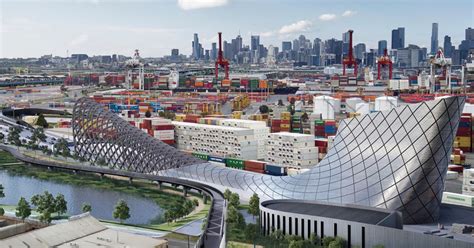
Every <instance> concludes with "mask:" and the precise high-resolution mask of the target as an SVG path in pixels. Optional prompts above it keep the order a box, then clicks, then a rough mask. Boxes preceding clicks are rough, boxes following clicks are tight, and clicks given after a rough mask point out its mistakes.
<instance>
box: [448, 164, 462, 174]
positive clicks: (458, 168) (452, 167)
mask: <svg viewBox="0 0 474 248" xmlns="http://www.w3.org/2000/svg"><path fill="white" fill-rule="evenodd" d="M448 170H449V171H456V172H459V173H462V172H463V170H464V167H463V166H461V165H454V164H450V165H448Z"/></svg>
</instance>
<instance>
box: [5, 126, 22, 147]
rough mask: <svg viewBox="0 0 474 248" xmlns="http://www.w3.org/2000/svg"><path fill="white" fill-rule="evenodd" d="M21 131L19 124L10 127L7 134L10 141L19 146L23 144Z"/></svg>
mask: <svg viewBox="0 0 474 248" xmlns="http://www.w3.org/2000/svg"><path fill="white" fill-rule="evenodd" d="M20 133H21V129H20V128H19V127H18V126H14V127H10V128H9V130H8V136H7V140H8V142H10V144H12V145H15V146H17V147H19V146H21V140H20Z"/></svg>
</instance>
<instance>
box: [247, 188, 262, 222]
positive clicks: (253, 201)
mask: <svg viewBox="0 0 474 248" xmlns="http://www.w3.org/2000/svg"><path fill="white" fill-rule="evenodd" d="M247 213H249V214H251V215H252V216H253V217H254V218H255V216H257V215H259V214H260V198H259V197H258V195H257V194H256V193H254V194H253V195H252V197H250V201H249V209H248V210H247Z"/></svg>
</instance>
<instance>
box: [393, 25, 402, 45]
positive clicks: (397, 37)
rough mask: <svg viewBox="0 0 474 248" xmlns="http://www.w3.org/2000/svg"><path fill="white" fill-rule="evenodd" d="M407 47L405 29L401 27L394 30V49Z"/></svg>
mask: <svg viewBox="0 0 474 248" xmlns="http://www.w3.org/2000/svg"><path fill="white" fill-rule="evenodd" d="M404 47H405V28H402V27H399V28H398V29H394V30H392V49H400V48H404Z"/></svg>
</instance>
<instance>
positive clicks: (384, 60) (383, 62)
mask: <svg viewBox="0 0 474 248" xmlns="http://www.w3.org/2000/svg"><path fill="white" fill-rule="evenodd" d="M386 66H388V79H392V72H393V63H392V60H391V59H390V57H389V56H388V53H387V48H385V49H384V50H383V56H381V57H379V58H378V59H377V80H380V79H381V78H380V76H381V74H380V69H381V68H382V67H386Z"/></svg>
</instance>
